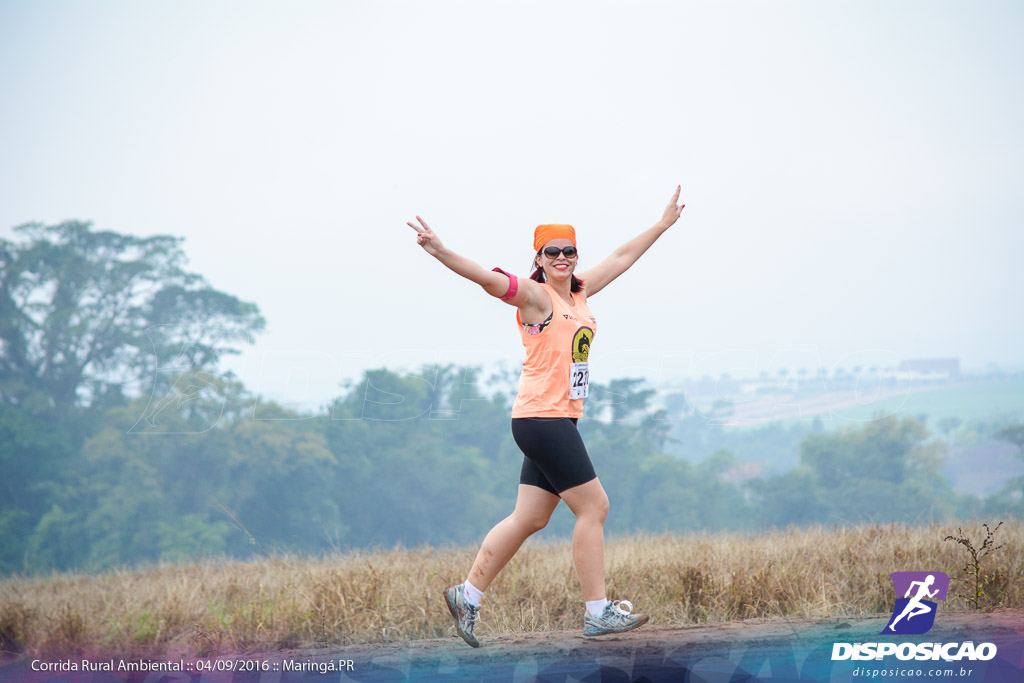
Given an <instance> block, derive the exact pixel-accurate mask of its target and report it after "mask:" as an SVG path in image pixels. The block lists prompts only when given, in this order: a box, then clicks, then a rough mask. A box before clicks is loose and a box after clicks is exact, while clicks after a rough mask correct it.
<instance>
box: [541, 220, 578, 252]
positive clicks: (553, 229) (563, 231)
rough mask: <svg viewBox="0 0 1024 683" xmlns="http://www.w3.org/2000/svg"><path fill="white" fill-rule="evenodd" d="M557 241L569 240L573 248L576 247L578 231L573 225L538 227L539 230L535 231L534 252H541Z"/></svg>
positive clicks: (551, 224) (557, 224)
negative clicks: (552, 241)
mask: <svg viewBox="0 0 1024 683" xmlns="http://www.w3.org/2000/svg"><path fill="white" fill-rule="evenodd" d="M557 239H565V240H569V241H570V242H572V245H573V246H576V229H575V228H573V227H572V226H571V225H563V224H561V223H549V224H547V225H538V226H537V229H536V230H534V231H533V250H534V251H540V250H541V249H542V248H543V247H544V245H545V244H547V243H548V242H550V241H551V240H557Z"/></svg>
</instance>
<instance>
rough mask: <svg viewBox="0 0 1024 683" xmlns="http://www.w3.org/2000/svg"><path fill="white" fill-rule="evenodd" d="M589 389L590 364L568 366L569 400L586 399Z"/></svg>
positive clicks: (584, 362)
mask: <svg viewBox="0 0 1024 683" xmlns="http://www.w3.org/2000/svg"><path fill="white" fill-rule="evenodd" d="M589 389H590V364H589V363H587V362H586V361H583V362H582V363H572V364H570V365H569V398H586V397H587V393H588V391H589Z"/></svg>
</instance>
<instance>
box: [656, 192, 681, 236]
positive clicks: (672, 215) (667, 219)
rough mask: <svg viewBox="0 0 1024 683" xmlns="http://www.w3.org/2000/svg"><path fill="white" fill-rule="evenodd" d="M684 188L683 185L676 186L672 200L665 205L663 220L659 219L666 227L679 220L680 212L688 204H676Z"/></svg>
mask: <svg viewBox="0 0 1024 683" xmlns="http://www.w3.org/2000/svg"><path fill="white" fill-rule="evenodd" d="M682 189H683V186H682V185H677V186H676V191H675V194H673V195H672V201H670V202H669V203H668V206H667V207H665V213H663V214H662V215H661V220H660V221H658V223H659V224H661V225H663V226H664V227H666V228H668V227H670V226H671V225H672V224H674V223H675V222H676V221H677V220H679V214H680V213H681V212H682V210H683V207H684V206H686V204H679V205H676V202H678V201H679V192H680V191H681V190H682Z"/></svg>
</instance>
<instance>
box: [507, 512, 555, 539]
mask: <svg viewBox="0 0 1024 683" xmlns="http://www.w3.org/2000/svg"><path fill="white" fill-rule="evenodd" d="M512 519H513V520H515V523H516V525H517V526H518V527H519V528H520V529H522V530H523V531H525V532H526V533H528V534H535V533H537V532H538V531H540V530H541V529H543V528H544V527H546V526H547V525H548V521H549V520H550V519H551V515H545V514H543V513H540V512H533V511H531V512H523V511H520V510H516V511H515V512H513V513H512Z"/></svg>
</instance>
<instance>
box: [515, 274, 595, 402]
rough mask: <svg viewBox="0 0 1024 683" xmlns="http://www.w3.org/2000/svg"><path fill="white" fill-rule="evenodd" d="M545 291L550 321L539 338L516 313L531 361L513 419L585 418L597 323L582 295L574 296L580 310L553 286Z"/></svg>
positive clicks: (521, 380)
mask: <svg viewBox="0 0 1024 683" xmlns="http://www.w3.org/2000/svg"><path fill="white" fill-rule="evenodd" d="M540 286H541V287H543V288H544V290H545V291H547V293H548V298H550V299H551V322H550V323H549V324H548V325H547V327H545V328H543V330H541V331H540V332H539V333H537V332H536V330H537V329H538V328H537V327H531V328H529V329H524V328H523V325H522V319H521V318H520V317H519V311H518V310H517V311H516V327H518V328H519V334H520V335H521V336H522V338H523V346H524V347H526V361H525V362H524V363H523V374H522V376H520V378H519V393H518V395H517V396H516V401H515V403H514V404H513V405H512V417H582V416H583V398H584V397H586V395H587V389H588V384H589V382H590V369H589V366H588V365H587V358H588V355H589V353H590V344H591V343H592V342H593V341H594V334H595V333H596V332H597V319H596V318H594V315H593V314H592V313H591V312H590V308H589V307H588V306H587V297H586V296H585V295H584V294H583V292H576V293H575V294H572V295H571V296H572V298H573V301H574V302H575V304H576V305H575V306H570V305H569V304H567V303H566V302H565V300H564V299H562V297H561V296H559V295H558V293H557V292H555V290H554V289H552V287H551V285H549V284H547V283H546V282H542V283H540Z"/></svg>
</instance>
